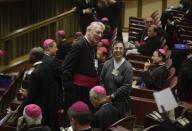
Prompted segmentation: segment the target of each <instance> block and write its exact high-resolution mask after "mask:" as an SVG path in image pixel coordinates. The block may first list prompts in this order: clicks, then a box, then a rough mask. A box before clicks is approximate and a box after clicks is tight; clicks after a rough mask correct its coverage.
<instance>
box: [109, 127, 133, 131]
mask: <svg viewBox="0 0 192 131" xmlns="http://www.w3.org/2000/svg"><path fill="white" fill-rule="evenodd" d="M107 131H130V130H129V129H126V128H124V127H122V126H117V127H111V128H109V129H107Z"/></svg>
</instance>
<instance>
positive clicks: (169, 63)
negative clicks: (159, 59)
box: [165, 59, 173, 69]
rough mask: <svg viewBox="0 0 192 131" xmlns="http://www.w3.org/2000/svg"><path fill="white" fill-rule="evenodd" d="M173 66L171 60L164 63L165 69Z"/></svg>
mask: <svg viewBox="0 0 192 131" xmlns="http://www.w3.org/2000/svg"><path fill="white" fill-rule="evenodd" d="M172 64H173V60H172V59H168V60H166V61H165V65H166V67H167V69H169V68H170V67H171V66H172Z"/></svg>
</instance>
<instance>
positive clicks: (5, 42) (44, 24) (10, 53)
mask: <svg viewBox="0 0 192 131" xmlns="http://www.w3.org/2000/svg"><path fill="white" fill-rule="evenodd" d="M74 11H75V8H73V9H71V10H69V11H67V12H64V13H62V14H59V15H57V16H54V17H52V18H49V19H46V20H43V21H41V22H38V23H35V24H32V25H30V26H27V27H24V28H21V29H18V30H15V31H13V32H12V33H10V34H8V35H6V36H4V37H2V38H0V48H1V49H2V50H4V52H5V56H4V57H3V59H2V60H1V61H0V62H1V66H7V65H8V64H10V63H11V61H14V60H15V59H16V58H19V57H21V56H23V55H26V54H28V52H29V51H30V49H31V48H33V47H35V46H41V43H42V41H43V40H44V39H45V38H48V37H49V38H53V39H54V38H55V32H56V30H58V29H64V30H65V31H66V32H67V36H68V37H70V36H72V35H73V34H74V33H75V32H76V31H77V30H78V23H77V20H76V19H77V17H76V16H75V15H74ZM1 68H2V67H1Z"/></svg>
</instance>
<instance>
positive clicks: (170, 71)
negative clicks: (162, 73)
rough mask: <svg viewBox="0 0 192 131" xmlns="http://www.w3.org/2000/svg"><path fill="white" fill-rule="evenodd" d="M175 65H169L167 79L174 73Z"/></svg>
mask: <svg viewBox="0 0 192 131" xmlns="http://www.w3.org/2000/svg"><path fill="white" fill-rule="evenodd" d="M175 72H176V70H175V67H171V68H170V69H169V70H168V77H167V80H169V79H171V78H172V77H173V76H174V75H175Z"/></svg>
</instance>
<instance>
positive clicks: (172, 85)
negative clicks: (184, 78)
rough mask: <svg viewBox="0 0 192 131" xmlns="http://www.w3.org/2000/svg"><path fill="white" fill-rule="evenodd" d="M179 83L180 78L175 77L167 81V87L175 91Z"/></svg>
mask: <svg viewBox="0 0 192 131" xmlns="http://www.w3.org/2000/svg"><path fill="white" fill-rule="evenodd" d="M177 82H178V77H177V76H174V77H172V78H170V79H168V80H167V81H166V83H165V87H169V88H171V89H172V90H173V89H174V88H175V87H176V85H177Z"/></svg>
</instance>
